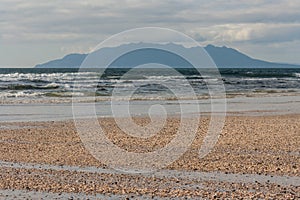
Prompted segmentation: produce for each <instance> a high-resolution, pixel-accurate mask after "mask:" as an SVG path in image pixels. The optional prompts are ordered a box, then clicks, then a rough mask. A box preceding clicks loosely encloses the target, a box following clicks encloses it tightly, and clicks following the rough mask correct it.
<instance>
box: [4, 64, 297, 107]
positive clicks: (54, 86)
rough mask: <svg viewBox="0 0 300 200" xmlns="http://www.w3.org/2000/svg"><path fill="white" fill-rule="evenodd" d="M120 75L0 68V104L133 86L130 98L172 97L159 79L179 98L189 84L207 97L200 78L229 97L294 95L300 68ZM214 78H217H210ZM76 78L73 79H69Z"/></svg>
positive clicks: (121, 91)
mask: <svg viewBox="0 0 300 200" xmlns="http://www.w3.org/2000/svg"><path fill="white" fill-rule="evenodd" d="M140 70H141V72H139V73H135V74H134V75H132V76H124V75H126V73H127V72H128V71H129V69H107V70H106V71H105V72H104V73H103V74H102V75H101V76H100V74H99V72H98V70H97V69H85V71H78V69H35V68H30V69H28V68H22V69H16V68H10V69H8V68H2V69H0V91H1V93H0V100H1V103H13V102H18V103H22V102H31V101H41V102H43V101H47V100H49V99H51V100H52V101H53V102H64V101H66V100H70V99H71V97H72V96H75V97H78V98H81V97H82V98H83V99H84V98H89V97H93V96H96V100H99V101H101V100H107V99H109V97H110V96H111V95H112V94H113V92H114V90H116V89H118V90H117V91H118V92H117V93H115V94H114V95H117V96H119V97H120V98H122V97H125V96H126V95H128V93H129V92H130V91H132V90H134V92H133V94H132V96H131V99H136V100H153V99H154V100H164V99H167V100H172V99H176V97H177V96H176V95H175V94H174V93H172V91H171V90H170V89H169V88H168V87H166V86H164V85H161V84H160V83H162V82H163V83H166V84H167V85H169V86H171V87H175V88H177V92H178V93H180V96H181V97H184V98H186V99H189V98H191V97H190V96H189V93H187V91H188V88H189V87H190V86H191V87H192V88H193V90H194V91H195V93H196V95H197V96H198V98H206V97H208V94H209V91H208V89H207V85H206V81H207V80H210V81H214V80H215V79H219V80H218V81H222V82H223V84H224V86H225V90H226V94H227V96H228V97H231V96H249V95H250V96H251V95H271V94H278V95H294V94H297V93H299V92H300V69H278V68H274V69H245V68H243V69H237V68H234V69H233V68H232V69H230V68H227V69H220V74H221V77H215V76H213V75H212V76H211V77H210V76H206V77H203V76H201V75H200V74H199V73H198V71H197V70H195V69H177V71H178V72H179V74H175V75H174V74H169V73H168V72H167V71H164V69H140ZM216 81H217V80H216ZM74 83H76V84H74Z"/></svg>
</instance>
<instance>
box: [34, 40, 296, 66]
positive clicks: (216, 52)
mask: <svg viewBox="0 0 300 200" xmlns="http://www.w3.org/2000/svg"><path fill="white" fill-rule="evenodd" d="M142 44H143V43H132V44H125V45H121V46H118V47H107V48H103V49H100V51H103V52H104V53H106V54H111V53H114V51H115V50H116V48H119V49H121V48H124V49H126V48H128V47H139V46H142ZM164 45H169V47H172V48H179V49H182V48H184V49H186V50H187V51H193V50H194V49H195V48H198V47H192V48H185V47H183V46H181V45H177V44H172V43H169V44H164ZM160 46H161V45H157V47H158V48H159V47H160ZM204 49H205V50H206V51H207V53H208V54H209V55H210V56H211V58H212V59H213V60H214V62H215V63H216V65H217V66H218V67H220V68H222V67H223V68H226V67H228V68H229V67H234V68H237V67H241V68H253V67H257V68H271V67H286V68H288V67H300V65H293V64H284V63H273V62H267V61H263V60H259V59H254V58H251V57H249V56H247V55H245V54H243V53H241V52H239V51H237V50H236V49H233V48H228V47H225V46H223V47H217V46H214V45H207V46H206V47H204ZM87 55H88V54H77V53H74V54H68V55H66V56H65V57H63V58H61V59H57V60H52V61H49V62H46V63H43V64H38V65H36V66H35V67H36V68H78V67H80V65H81V63H82V62H83V61H84V59H85V58H86V56H87ZM149 56H150V57H155V60H156V61H157V62H158V63H161V64H166V65H169V66H174V67H191V66H187V62H186V61H185V60H183V59H179V58H178V56H177V57H176V56H174V55H172V54H168V53H167V54H166V55H162V54H161V53H160V52H157V51H154V50H152V51H151V50H150V49H148V50H144V49H142V50H140V51H138V52H135V54H130V53H129V54H128V55H127V57H122V56H121V57H120V58H118V59H117V60H116V61H115V62H114V63H113V66H114V67H128V66H136V65H139V64H142V63H148V62H149V61H150V60H149V59H150V58H149ZM152 59H153V58H152Z"/></svg>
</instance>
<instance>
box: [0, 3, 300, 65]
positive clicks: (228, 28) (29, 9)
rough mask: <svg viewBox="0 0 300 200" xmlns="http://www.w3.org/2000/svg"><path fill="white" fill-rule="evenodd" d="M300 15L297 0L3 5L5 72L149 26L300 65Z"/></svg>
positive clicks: (0, 35)
mask: <svg viewBox="0 0 300 200" xmlns="http://www.w3.org/2000/svg"><path fill="white" fill-rule="evenodd" d="M299 10H300V1H297V0H252V1H248V0H214V1H211V0H180V1H177V0H173V1H171V0H164V1H162V0H148V1H145V0H118V1H112V0H85V1H82V0H72V1H69V0H60V1H57V0H51V1H43V0H26V1H24V0H0V67H33V66H35V65H36V64H39V63H44V62H46V61H49V60H52V59H57V58H61V57H63V56H64V55H66V54H69V53H75V52H76V53H88V52H90V51H91V50H92V49H93V48H94V47H96V46H97V45H98V44H99V43H100V42H102V41H103V40H105V39H107V38H108V37H110V36H111V35H113V34H117V33H119V32H121V31H125V30H128V29H132V28H139V27H149V26H150V27H152V26H155V27H163V28H170V29H174V30H177V31H180V32H183V33H185V34H187V35H188V36H190V37H192V38H193V39H195V40H196V41H198V42H199V43H200V44H201V45H207V44H213V45H217V46H224V45H225V46H228V47H232V48H235V49H237V50H239V51H241V52H243V53H246V54H247V55H249V56H251V57H254V58H258V59H263V60H267V61H274V62H285V63H298V64H300V56H299V52H300V12H299Z"/></svg>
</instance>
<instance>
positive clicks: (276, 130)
mask: <svg viewBox="0 0 300 200" xmlns="http://www.w3.org/2000/svg"><path fill="white" fill-rule="evenodd" d="M299 119H300V115H296V114H294V115H269V116H228V117H226V122H225V126H224V129H223V132H222V134H221V135H220V138H219V140H218V143H217V145H216V146H215V148H214V149H213V150H212V152H211V153H210V154H208V155H207V156H206V157H204V158H202V159H200V158H199V156H198V151H199V148H200V146H201V144H202V140H203V138H204V136H205V134H206V132H207V129H208V124H209V120H210V118H209V117H208V116H207V117H205V116H204V117H202V118H201V122H200V126H199V129H198V132H197V136H196V138H195V140H194V142H193V144H192V145H191V146H190V148H189V149H188V151H187V152H186V153H185V154H184V155H183V156H181V157H180V159H179V160H177V161H176V162H174V163H173V164H171V165H169V166H168V167H166V168H164V169H162V170H160V171H158V172H155V173H152V174H127V173H123V172H118V171H114V170H113V169H110V168H109V167H108V166H106V165H105V164H104V163H102V162H101V161H98V160H96V159H95V158H94V157H93V156H92V155H91V154H90V153H89V152H88V151H87V150H86V149H85V148H84V146H83V144H82V142H81V140H80V137H79V136H78V134H77V131H76V127H75V126H74V123H73V121H49V122H2V123H0V142H1V145H0V149H1V151H0V152H1V153H0V161H1V162H0V163H1V165H0V166H1V167H0V171H1V173H0V176H1V177H0V198H2V197H3V198H5V197H7V198H14V197H16V198H26V192H28V194H30V195H31V197H34V196H35V195H40V196H42V197H43V198H46V199H47V198H48V199H52V198H54V199H55V198H57V199H60V198H61V199H64V198H71V197H73V198H84V197H85V195H88V196H87V197H88V198H97V199H106V198H107V199H108V198H111V199H116V198H120V199H125V198H138V199H151V198H156V199H159V198H167V199H168V198H174V199H176V198H179V199H180V198H186V197H190V198H194V199H199V198H204V199H206V198H209V199H210V198H240V197H244V198H274V199H289V198H290V199H293V198H300V170H299V169H300V120H299ZM135 121H136V122H137V123H138V124H141V125H146V124H147V123H149V119H148V118H145V117H137V118H135ZM179 121H180V120H179V118H178V117H176V116H173V117H169V118H168V119H167V123H166V125H165V127H164V128H163V129H162V131H161V132H160V133H158V134H157V135H156V136H154V137H151V138H149V139H140V138H134V137H131V136H128V135H126V134H124V133H123V132H122V131H121V130H120V129H119V128H118V126H117V125H116V124H115V122H114V119H112V118H101V119H99V123H100V124H101V126H102V127H103V129H104V130H106V131H107V137H108V138H109V139H110V140H111V141H113V143H114V144H116V145H118V146H119V147H121V148H123V149H125V150H127V151H132V152H140V153H145V152H151V151H154V150H157V149H159V148H161V147H163V146H164V145H166V144H167V143H168V142H170V141H171V140H172V138H173V137H174V134H175V130H176V128H177V127H178V123H179ZM13 190H14V192H13V193H12V192H11V191H13ZM24 191H26V192H25V193H24ZM10 195H14V196H10ZM97 195H98V196H97ZM27 197H28V196H27Z"/></svg>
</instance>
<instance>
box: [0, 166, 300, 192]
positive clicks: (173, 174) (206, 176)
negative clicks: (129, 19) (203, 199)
mask: <svg viewBox="0 0 300 200" xmlns="http://www.w3.org/2000/svg"><path fill="white" fill-rule="evenodd" d="M0 167H6V168H14V169H35V170H56V171H61V170H63V171H71V172H84V173H99V174H127V175H132V176H145V177H149V176H151V177H153V176H154V177H157V178H179V179H188V180H194V181H199V182H203V181H214V182H228V183H260V184H270V183H273V184H277V185H282V186H297V187H298V186H300V177H298V176H277V175H274V176H273V175H259V174H230V173H224V172H194V171H180V170H159V171H156V172H153V173H126V172H122V171H116V170H113V169H104V168H98V167H79V166H68V165H62V166H58V165H48V164H32V163H16V162H6V161H0Z"/></svg>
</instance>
